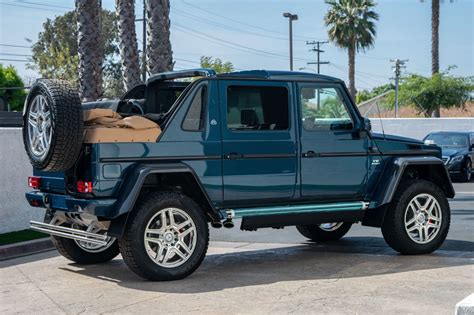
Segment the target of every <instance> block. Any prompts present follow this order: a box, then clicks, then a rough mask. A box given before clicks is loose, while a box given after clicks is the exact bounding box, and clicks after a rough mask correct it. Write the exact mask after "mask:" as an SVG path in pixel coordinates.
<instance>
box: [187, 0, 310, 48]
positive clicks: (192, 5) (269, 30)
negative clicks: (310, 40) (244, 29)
mask: <svg viewBox="0 0 474 315" xmlns="http://www.w3.org/2000/svg"><path fill="white" fill-rule="evenodd" d="M181 1H182V2H183V3H185V4H186V5H188V6H191V7H193V8H196V9H198V10H200V11H203V12H207V13H209V14H212V15H214V16H217V17H220V18H223V19H225V20H227V21H232V22H234V23H238V24H241V25H245V26H248V27H252V28H255V29H259V30H263V31H265V32H269V33H273V34H278V35H284V36H286V35H287V34H285V33H282V32H278V31H275V30H272V29H268V28H265V27H262V26H258V25H253V24H249V23H245V22H242V21H241V20H237V19H233V18H231V17H229V16H225V15H221V14H218V13H215V12H213V11H210V10H207V9H204V8H201V7H199V6H197V5H195V4H192V3H189V2H187V1H185V0H181ZM295 37H299V38H301V39H302V40H303V41H304V40H306V39H307V38H305V37H303V36H295Z"/></svg>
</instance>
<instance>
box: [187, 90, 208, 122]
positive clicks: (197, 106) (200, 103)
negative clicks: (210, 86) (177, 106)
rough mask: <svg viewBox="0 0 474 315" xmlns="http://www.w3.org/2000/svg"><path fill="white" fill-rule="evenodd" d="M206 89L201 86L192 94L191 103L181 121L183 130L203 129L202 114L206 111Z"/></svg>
mask: <svg viewBox="0 0 474 315" xmlns="http://www.w3.org/2000/svg"><path fill="white" fill-rule="evenodd" d="M206 92H207V87H206V86H201V87H200V88H199V90H198V91H197V92H196V94H194V98H193V101H192V102H191V105H190V106H189V109H188V112H187V114H186V117H185V118H184V121H183V129H184V130H189V131H200V130H203V129H204V120H205V119H204V112H205V110H206V105H205V104H206V95H207V93H206Z"/></svg>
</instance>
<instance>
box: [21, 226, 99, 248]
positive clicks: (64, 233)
mask: <svg viewBox="0 0 474 315" xmlns="http://www.w3.org/2000/svg"><path fill="white" fill-rule="evenodd" d="M30 229H32V230H35V231H38V232H43V233H46V234H50V235H54V236H60V237H64V238H70V239H73V240H76V241H84V242H88V243H92V244H97V245H102V246H105V245H107V239H108V237H107V235H102V234H96V233H90V232H86V231H82V230H78V229H73V228H68V227H64V226H58V225H53V224H48V223H42V222H36V221H30Z"/></svg>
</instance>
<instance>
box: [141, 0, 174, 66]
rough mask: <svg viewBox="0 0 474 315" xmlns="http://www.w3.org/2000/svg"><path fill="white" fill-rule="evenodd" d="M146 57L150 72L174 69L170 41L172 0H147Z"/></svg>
mask: <svg viewBox="0 0 474 315" xmlns="http://www.w3.org/2000/svg"><path fill="white" fill-rule="evenodd" d="M145 5H146V22H147V24H146V28H147V40H146V57H147V58H146V59H147V70H148V73H149V74H155V73H160V72H165V71H171V70H173V51H172V50H171V41H170V1H169V0H147V1H146V2H145Z"/></svg>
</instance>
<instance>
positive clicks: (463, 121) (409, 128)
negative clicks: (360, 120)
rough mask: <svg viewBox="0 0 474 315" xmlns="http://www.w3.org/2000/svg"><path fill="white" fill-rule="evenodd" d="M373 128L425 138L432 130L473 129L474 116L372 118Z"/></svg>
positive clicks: (389, 132)
mask: <svg viewBox="0 0 474 315" xmlns="http://www.w3.org/2000/svg"><path fill="white" fill-rule="evenodd" d="M370 121H371V122H372V130H373V131H374V132H378V133H382V128H381V124H383V129H384V131H385V133H386V134H392V135H397V136H404V137H409V138H415V139H419V140H421V139H423V138H424V137H425V136H426V135H427V134H428V133H430V132H432V131H472V132H474V118H382V119H377V118H371V119H370Z"/></svg>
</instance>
